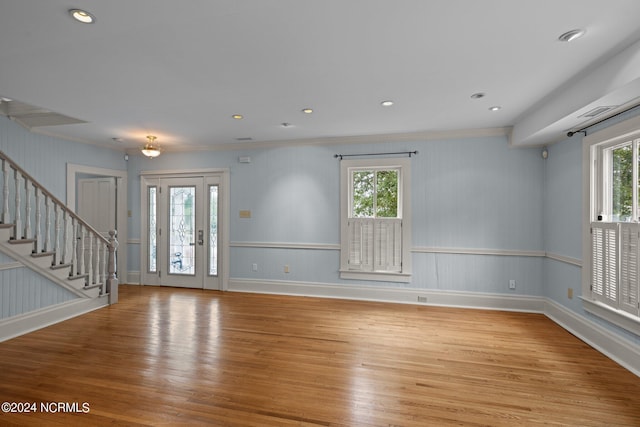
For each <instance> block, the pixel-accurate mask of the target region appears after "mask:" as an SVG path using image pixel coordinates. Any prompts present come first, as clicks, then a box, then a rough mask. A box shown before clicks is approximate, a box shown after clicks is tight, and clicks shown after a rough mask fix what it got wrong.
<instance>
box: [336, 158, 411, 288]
mask: <svg viewBox="0 0 640 427" xmlns="http://www.w3.org/2000/svg"><path fill="white" fill-rule="evenodd" d="M356 168H371V169H379V168H382V169H392V168H397V169H399V170H400V177H399V185H400V200H399V205H400V206H398V209H399V212H400V213H401V215H402V249H401V250H402V268H401V270H400V271H399V272H386V271H356V270H350V269H349V266H348V258H349V254H348V240H349V237H348V231H347V227H348V220H349V206H350V203H349V198H350V196H351V195H350V191H351V189H350V176H349V171H350V169H356ZM340 242H341V250H340V278H342V279H356V280H371V281H384V282H402V283H408V282H410V281H411V159H410V158H385V159H356V160H341V161H340Z"/></svg>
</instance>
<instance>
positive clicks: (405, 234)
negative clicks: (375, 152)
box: [340, 159, 411, 282]
mask: <svg viewBox="0 0 640 427" xmlns="http://www.w3.org/2000/svg"><path fill="white" fill-rule="evenodd" d="M409 165H410V159H375V160H363V159H359V160H341V228H342V230H341V236H342V237H341V241H342V245H341V247H342V250H341V257H340V259H341V261H340V277H342V278H345V279H362V280H381V281H395V282H408V281H409V279H410V274H411V261H410V241H411V234H410V233H411V211H410V204H409V188H410V184H409V179H410V175H409Z"/></svg>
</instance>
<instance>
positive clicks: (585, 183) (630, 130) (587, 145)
mask: <svg viewBox="0 0 640 427" xmlns="http://www.w3.org/2000/svg"><path fill="white" fill-rule="evenodd" d="M638 138H640V116H638V117H634V118H631V119H628V120H625V121H623V122H620V123H618V124H615V125H613V126H610V127H608V128H606V129H603V130H600V131H598V132H595V133H593V134H591V135H588V136H586V137H585V138H584V139H583V149H582V168H583V169H582V176H583V179H582V201H583V207H582V259H583V263H582V298H581V299H582V301H583V307H584V309H585V311H587V312H589V313H591V314H593V315H595V316H598V317H600V318H602V319H604V320H607V321H608V322H611V323H612V324H614V325H617V326H619V327H621V328H623V329H626V330H628V331H629V332H632V333H634V334H636V335H640V317H638V316H634V315H631V314H629V313H626V312H625V311H623V310H620V309H616V308H614V307H611V306H609V305H606V304H604V303H602V302H600V301H598V300H597V299H596V298H595V297H594V296H593V293H592V291H591V273H592V264H593V260H592V253H591V223H592V222H595V221H598V215H600V214H602V213H603V212H602V209H603V200H602V198H601V197H600V196H601V195H602V193H604V192H600V194H598V193H597V192H596V191H595V188H596V187H595V186H596V184H597V183H601V182H603V178H602V170H601V168H600V166H599V164H598V160H597V157H596V156H595V155H594V154H596V153H597V152H599V153H598V154H600V155H602V151H603V149H606V148H610V147H614V146H617V145H620V144H623V143H625V142H627V141H633V140H635V139H638ZM604 197H606V195H604ZM605 219H606V218H605Z"/></svg>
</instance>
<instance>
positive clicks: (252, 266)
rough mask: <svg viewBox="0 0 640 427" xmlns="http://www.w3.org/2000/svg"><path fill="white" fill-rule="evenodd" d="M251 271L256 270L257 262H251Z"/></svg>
mask: <svg viewBox="0 0 640 427" xmlns="http://www.w3.org/2000/svg"><path fill="white" fill-rule="evenodd" d="M251 271H258V264H256V263H253V264H252V265H251Z"/></svg>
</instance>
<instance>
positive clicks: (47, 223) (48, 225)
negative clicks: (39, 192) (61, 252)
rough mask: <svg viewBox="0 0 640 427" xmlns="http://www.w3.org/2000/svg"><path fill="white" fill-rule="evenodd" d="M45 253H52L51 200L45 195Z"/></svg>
mask: <svg viewBox="0 0 640 427" xmlns="http://www.w3.org/2000/svg"><path fill="white" fill-rule="evenodd" d="M43 251H44V252H50V251H51V198H50V197H49V196H48V195H46V194H45V195H44V248H43Z"/></svg>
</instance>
